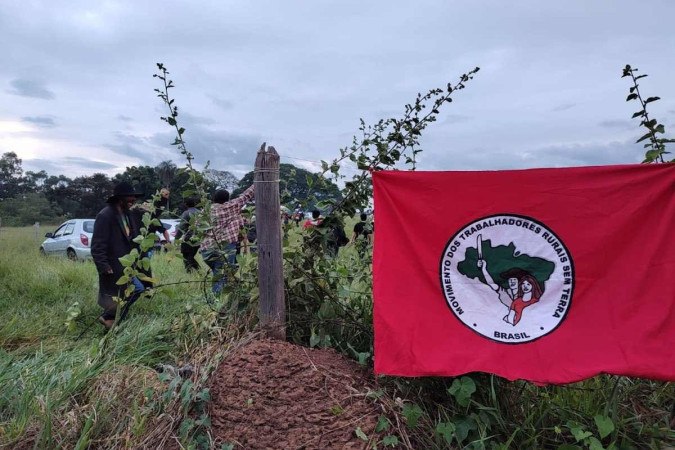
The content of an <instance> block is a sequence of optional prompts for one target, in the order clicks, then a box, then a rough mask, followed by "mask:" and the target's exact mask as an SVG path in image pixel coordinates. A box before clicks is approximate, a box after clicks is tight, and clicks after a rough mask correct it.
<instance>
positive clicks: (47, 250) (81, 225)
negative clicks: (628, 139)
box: [40, 219, 94, 261]
mask: <svg viewBox="0 0 675 450" xmlns="http://www.w3.org/2000/svg"><path fill="white" fill-rule="evenodd" d="M93 233H94V219H71V220H69V221H67V222H64V223H62V224H61V226H59V227H58V228H57V229H56V230H55V231H54V232H53V233H47V234H45V237H46V238H47V239H45V241H44V242H43V243H42V245H40V253H41V254H43V255H62V256H67V257H68V259H71V260H73V261H75V260H84V259H90V258H91V247H90V245H91V238H92V236H93Z"/></svg>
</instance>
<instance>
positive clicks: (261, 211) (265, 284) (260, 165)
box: [253, 143, 286, 340]
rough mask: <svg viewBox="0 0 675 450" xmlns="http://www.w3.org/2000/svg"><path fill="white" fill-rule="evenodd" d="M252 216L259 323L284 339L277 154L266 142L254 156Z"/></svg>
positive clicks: (284, 319)
mask: <svg viewBox="0 0 675 450" xmlns="http://www.w3.org/2000/svg"><path fill="white" fill-rule="evenodd" d="M253 183H254V184H255V217H256V231H257V234H258V236H257V239H258V286H259V290H260V325H261V326H262V329H263V330H265V331H266V332H267V335H268V336H269V337H272V338H275V339H282V340H285V339H286V304H285V302H284V274H283V259H282V253H281V214H280V211H281V210H280V206H281V205H280V200H279V154H278V153H277V152H276V150H275V149H274V147H272V146H270V147H269V148H268V149H267V151H265V144H264V143H263V145H262V146H261V147H260V150H258V155H257V157H256V160H255V172H254V178H253Z"/></svg>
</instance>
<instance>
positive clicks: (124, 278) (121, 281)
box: [115, 275, 129, 286]
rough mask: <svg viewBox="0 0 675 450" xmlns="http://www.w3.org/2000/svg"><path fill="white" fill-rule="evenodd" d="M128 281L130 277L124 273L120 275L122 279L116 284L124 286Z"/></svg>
mask: <svg viewBox="0 0 675 450" xmlns="http://www.w3.org/2000/svg"><path fill="white" fill-rule="evenodd" d="M128 282H129V277H128V276H126V275H122V276H121V277H120V279H119V280H117V282H116V283H115V284H117V285H118V286H122V285H125V284H127V283H128Z"/></svg>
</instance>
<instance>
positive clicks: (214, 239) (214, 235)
mask: <svg viewBox="0 0 675 450" xmlns="http://www.w3.org/2000/svg"><path fill="white" fill-rule="evenodd" d="M254 186H255V185H252V186H251V187H249V188H248V189H246V190H245V191H244V192H243V193H242V194H241V195H240V196H239V197H237V198H235V199H234V200H230V193H229V192H228V191H226V190H225V189H219V190H217V191H216V192H215V193H214V194H213V204H212V205H211V213H210V217H211V229H210V230H208V231H207V232H206V235H205V238H204V240H203V241H202V244H201V246H200V249H199V251H200V252H201V254H202V258H204V262H206V264H207V265H208V266H209V267H210V268H211V271H212V272H213V279H214V280H215V281H214V283H213V286H212V288H211V290H212V291H213V293H214V294H216V295H218V294H220V292H221V291H222V290H223V286H224V285H225V283H226V282H227V277H226V276H225V274H224V273H222V272H223V269H224V267H225V264H228V265H229V266H230V267H234V266H235V265H236V262H237V254H236V253H237V243H238V242H239V236H240V233H241V229H242V228H243V227H244V224H245V220H244V217H243V216H242V214H241V209H242V208H243V207H244V205H245V204H246V203H247V202H249V201H251V200H252V199H253V197H254Z"/></svg>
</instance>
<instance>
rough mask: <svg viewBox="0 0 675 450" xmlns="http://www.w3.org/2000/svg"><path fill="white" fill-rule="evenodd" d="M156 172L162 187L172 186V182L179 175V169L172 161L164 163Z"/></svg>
mask: <svg viewBox="0 0 675 450" xmlns="http://www.w3.org/2000/svg"><path fill="white" fill-rule="evenodd" d="M155 170H156V171H157V176H158V177H159V181H160V182H161V183H162V187H169V186H171V182H172V181H173V179H174V178H175V177H176V174H177V173H178V167H176V165H175V164H174V163H172V162H171V161H162V162H161V163H159V164H158V165H157V167H155Z"/></svg>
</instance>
